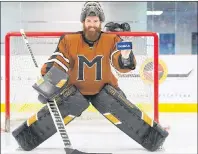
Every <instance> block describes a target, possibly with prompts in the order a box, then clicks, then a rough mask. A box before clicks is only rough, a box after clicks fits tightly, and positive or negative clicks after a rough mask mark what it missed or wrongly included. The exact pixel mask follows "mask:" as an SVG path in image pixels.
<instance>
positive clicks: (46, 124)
mask: <svg viewBox="0 0 198 154" xmlns="http://www.w3.org/2000/svg"><path fill="white" fill-rule="evenodd" d="M61 99H62V101H60V100H59V101H57V106H58V108H59V110H60V113H61V115H62V117H63V121H64V123H65V125H66V124H68V123H69V122H71V121H72V120H73V119H74V118H75V117H78V116H79V115H81V114H82V112H83V111H84V110H85V109H87V108H88V106H89V102H88V101H87V100H86V99H85V98H84V97H83V95H82V94H81V93H80V92H79V91H78V90H77V89H76V88H75V87H74V86H71V87H69V88H67V89H66V90H65V91H64V93H63V96H62V97H61ZM56 132H57V130H56V127H55V125H54V122H53V120H52V117H51V115H50V112H49V109H48V106H47V105H46V106H44V107H43V108H42V109H41V110H40V111H39V112H38V113H36V114H35V115H33V116H32V117H30V118H29V119H28V120H27V121H25V122H24V123H22V124H21V125H20V126H19V127H18V128H16V129H15V130H14V131H13V132H12V135H13V136H14V138H15V139H16V141H17V142H18V144H19V145H20V147H21V148H22V149H23V150H25V151H30V150H32V149H34V148H36V147H37V146H39V145H40V144H41V143H43V142H44V141H45V140H47V139H48V138H49V137H50V136H52V135H53V134H55V133H56Z"/></svg>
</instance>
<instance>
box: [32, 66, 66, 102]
mask: <svg viewBox="0 0 198 154" xmlns="http://www.w3.org/2000/svg"><path fill="white" fill-rule="evenodd" d="M68 79H69V77H68V74H67V73H66V72H64V71H62V70H60V69H58V68H56V67H54V66H53V67H51V68H50V70H49V71H48V72H47V73H46V74H45V75H44V76H43V77H41V78H40V79H39V80H38V81H37V83H35V84H34V85H33V86H32V87H33V88H34V89H35V90H36V91H37V92H38V93H39V100H40V98H41V96H43V97H45V98H46V101H53V99H54V97H55V96H56V95H59V94H60V93H61V92H62V91H63V89H65V88H66V87H67V81H68ZM41 102H42V101H41ZM42 103H43V102H42ZM46 103H47V102H46Z"/></svg>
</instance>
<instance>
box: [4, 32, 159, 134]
mask: <svg viewBox="0 0 198 154" xmlns="http://www.w3.org/2000/svg"><path fill="white" fill-rule="evenodd" d="M64 33H67V32H26V35H27V37H28V38H59V37H60V36H61V35H63V34H64ZM68 33H72V32H68ZM113 33H116V34H118V35H120V36H121V37H125V38H129V37H131V38H132V37H133V38H138V37H140V38H152V40H153V44H152V50H153V56H152V58H153V67H154V69H153V76H154V77H153V88H154V90H153V103H154V109H153V110H154V120H156V121H159V111H158V97H159V95H158V94H159V81H158V76H159V75H158V57H159V56H158V54H159V51H158V48H159V45H158V44H159V43H158V35H157V33H154V32H113ZM15 37H21V34H20V32H9V33H7V34H6V36H5V131H9V130H10V128H9V127H10V118H11V110H10V105H11V98H10V97H11V94H10V92H11V88H12V85H11V83H10V81H11V75H10V73H11V65H10V64H11V52H12V49H11V48H12V46H11V40H12V38H15ZM132 42H133V41H132ZM140 46H141V45H140ZM145 46H146V45H145ZM53 50H54V49H52V52H53ZM27 52H28V51H27ZM33 52H34V50H33ZM49 55H50V54H49ZM30 63H31V62H30Z"/></svg>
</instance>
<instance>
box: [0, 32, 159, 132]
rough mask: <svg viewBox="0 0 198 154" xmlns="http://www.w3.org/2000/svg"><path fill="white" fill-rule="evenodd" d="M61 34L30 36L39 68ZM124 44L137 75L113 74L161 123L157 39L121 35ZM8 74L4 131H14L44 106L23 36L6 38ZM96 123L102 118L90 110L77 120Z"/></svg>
mask: <svg viewBox="0 0 198 154" xmlns="http://www.w3.org/2000/svg"><path fill="white" fill-rule="evenodd" d="M62 34H63V33H62V32H27V33H26V35H27V37H28V41H29V44H30V46H31V48H32V51H33V52H34V55H35V58H36V61H37V62H38V64H39V67H41V66H42V65H43V63H44V62H45V61H46V60H47V59H48V58H49V56H50V55H51V54H52V53H53V52H54V50H55V49H56V46H57V44H58V40H59V37H60V36H61V35H62ZM117 34H119V35H120V36H121V38H122V39H123V40H124V41H131V42H132V44H133V51H134V54H135V56H136V60H137V67H136V69H135V70H134V71H131V72H129V73H126V74H121V73H119V72H116V71H115V72H114V73H115V75H116V76H117V77H118V81H119V86H120V88H121V89H122V90H123V91H124V92H125V94H126V96H127V98H128V99H129V100H130V101H131V102H132V103H134V104H136V105H137V106H138V107H139V108H140V109H141V110H143V111H145V112H146V113H148V115H150V116H151V117H152V118H153V119H154V120H156V121H158V120H159V117H158V36H157V34H156V33H150V32H135V33H134V32H119V33H117ZM1 58H2V61H5V67H4V68H2V69H5V74H4V72H3V75H2V80H3V82H2V83H3V84H2V86H3V87H2V88H4V89H5V93H4V94H2V102H1V103H2V104H1V105H2V113H1V115H2V118H5V119H1V121H2V123H1V124H2V125H1V126H3V127H2V130H4V131H7V132H9V131H11V130H12V129H14V128H15V127H17V126H18V125H19V124H20V123H22V122H23V121H25V120H26V119H27V118H29V117H30V116H31V115H32V114H34V113H36V112H37V111H38V110H39V109H40V108H41V107H43V104H41V103H40V102H38V100H37V92H36V91H34V90H33V88H32V85H33V84H34V83H35V82H36V80H37V79H38V77H39V75H40V72H38V69H36V68H35V66H34V63H33V61H32V59H31V56H30V54H29V52H28V50H27V47H26V45H25V43H24V41H23V39H22V36H21V34H20V32H11V33H8V34H7V35H6V37H5V56H4V57H1ZM78 119H79V120H97V119H103V117H102V116H101V115H100V114H99V113H98V112H97V111H96V110H95V109H94V108H93V107H92V106H91V105H90V107H89V108H88V109H87V110H86V111H85V112H84V113H83V114H82V116H81V117H79V118H77V120H78Z"/></svg>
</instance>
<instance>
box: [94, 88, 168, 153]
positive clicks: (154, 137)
mask: <svg viewBox="0 0 198 154" xmlns="http://www.w3.org/2000/svg"><path fill="white" fill-rule="evenodd" d="M91 102H92V104H93V106H94V107H95V108H96V109H97V110H98V111H99V112H100V113H101V114H102V115H103V116H104V117H105V118H107V119H108V120H109V121H110V122H111V123H113V124H114V125H115V126H116V127H118V128H119V129H120V130H122V131H123V132H124V133H126V134H127V135H128V136H130V137H131V138H132V139H134V140H135V141H136V142H138V143H139V144H141V145H142V146H143V147H144V148H146V149H147V150H149V151H156V150H157V149H159V148H160V147H161V146H162V144H163V142H164V141H165V139H166V137H167V136H168V132H167V131H166V130H164V129H163V128H162V127H161V126H160V125H159V124H157V123H156V122H155V121H153V120H152V119H151V118H149V117H148V116H147V115H146V114H145V113H144V112H142V111H140V109H138V108H137V107H136V106H135V105H134V104H132V103H131V102H129V100H127V99H126V97H125V96H124V94H123V93H122V92H120V91H118V90H117V89H115V88H114V87H112V86H111V85H106V86H104V88H103V89H102V90H101V91H100V93H99V94H97V95H96V97H94V98H93V99H92V101H91Z"/></svg>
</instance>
